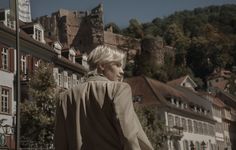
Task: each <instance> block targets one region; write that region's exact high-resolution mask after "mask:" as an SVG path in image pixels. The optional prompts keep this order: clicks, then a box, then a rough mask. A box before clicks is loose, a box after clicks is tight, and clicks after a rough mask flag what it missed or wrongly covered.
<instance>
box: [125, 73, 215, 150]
mask: <svg viewBox="0 0 236 150" xmlns="http://www.w3.org/2000/svg"><path fill="white" fill-rule="evenodd" d="M187 78H189V77H187ZM126 81H127V82H128V83H129V84H130V86H131V88H132V92H133V96H139V97H141V98H142V99H141V100H140V101H139V102H138V103H139V104H140V105H156V106H157V107H158V109H159V111H158V114H157V115H158V116H159V118H160V121H164V122H165V125H166V130H167V133H170V134H169V135H170V136H169V137H168V141H167V143H166V149H168V150H190V149H193V148H194V149H199V150H200V149H203V147H204V149H205V150H214V147H215V145H216V140H215V134H214V123H215V121H214V120H213V118H212V111H211V107H212V105H211V103H210V102H209V101H208V100H206V99H204V98H202V97H200V96H198V94H197V93H196V92H195V91H193V89H194V87H190V88H189V86H188V88H186V87H181V86H178V85H176V86H171V85H168V84H165V83H162V82H159V81H157V80H154V79H150V78H147V77H144V76H141V77H133V78H129V79H127V80H126ZM185 82H186V83H185V84H184V85H196V84H195V83H191V82H193V81H192V80H189V79H185ZM189 82H190V83H189ZM181 83H182V82H181ZM144 89H145V90H144Z"/></svg>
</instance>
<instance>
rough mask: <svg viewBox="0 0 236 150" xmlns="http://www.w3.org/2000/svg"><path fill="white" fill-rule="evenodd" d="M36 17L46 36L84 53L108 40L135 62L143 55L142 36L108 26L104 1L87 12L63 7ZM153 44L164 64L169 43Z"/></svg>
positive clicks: (65, 46) (106, 42)
mask: <svg viewBox="0 0 236 150" xmlns="http://www.w3.org/2000/svg"><path fill="white" fill-rule="evenodd" d="M35 21H36V22H39V23H40V24H42V26H43V27H44V29H45V34H44V35H45V36H46V38H49V39H51V40H53V41H60V43H61V44H62V45H63V47H64V48H70V47H74V49H75V50H76V51H79V52H80V54H84V53H87V54H88V53H89V52H90V51H91V50H92V49H93V48H95V47H96V46H97V45H101V44H104V45H109V46H112V47H116V48H119V49H121V50H123V51H125V52H126V53H127V58H128V61H131V62H133V60H134V58H135V56H136V55H140V54H141V51H142V47H143V46H142V42H141V40H140V39H135V38H131V37H126V36H123V35H120V34H115V33H113V32H112V29H110V30H107V31H105V30H104V21H103V5H102V4H100V5H98V6H97V7H95V8H94V9H92V10H91V11H84V12H83V11H70V10H65V9H60V10H59V11H57V12H54V13H52V14H51V16H42V17H39V18H36V20H35ZM155 43H156V44H157V45H155ZM150 46H151V48H150V47H149V48H150V49H152V50H154V53H155V55H156V56H158V60H156V61H157V62H156V63H158V64H163V63H164V55H165V53H166V51H165V50H166V47H165V46H163V44H161V46H160V44H159V45H158V41H157V42H154V43H153V42H152V44H151V45H150ZM145 47H147V46H145ZM145 50H146V49H145ZM168 52H170V53H171V56H173V54H174V51H173V49H171V50H169V49H168ZM151 59H152V58H151ZM154 59H156V57H155V58H154Z"/></svg>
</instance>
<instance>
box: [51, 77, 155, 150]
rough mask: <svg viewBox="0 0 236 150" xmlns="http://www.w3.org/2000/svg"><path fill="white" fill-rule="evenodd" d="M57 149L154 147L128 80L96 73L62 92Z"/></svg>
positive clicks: (141, 149) (142, 149)
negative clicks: (121, 80)
mask: <svg viewBox="0 0 236 150" xmlns="http://www.w3.org/2000/svg"><path fill="white" fill-rule="evenodd" d="M58 100H59V101H58V105H57V117H56V119H57V120H56V132H55V148H56V150H152V149H153V148H152V146H151V144H150V142H149V140H148V138H147V136H146V134H145V133H144V131H143V129H142V127H141V124H140V122H139V120H138V118H137V116H136V113H135V112H134V108H133V103H132V95H131V88H130V86H129V85H128V84H127V83H122V82H114V81H109V80H108V79H107V78H105V77H102V76H92V77H90V78H88V80H87V81H86V82H84V83H82V84H80V85H79V86H77V87H75V88H73V89H72V90H69V91H66V92H64V93H63V94H61V95H60V96H59V99H58Z"/></svg>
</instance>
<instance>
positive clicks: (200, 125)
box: [198, 122, 203, 134]
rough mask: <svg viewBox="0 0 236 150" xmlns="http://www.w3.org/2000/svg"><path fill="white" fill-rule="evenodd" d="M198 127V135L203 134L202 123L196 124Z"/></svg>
mask: <svg viewBox="0 0 236 150" xmlns="http://www.w3.org/2000/svg"><path fill="white" fill-rule="evenodd" d="M198 126H199V133H200V134H203V127H202V123H201V122H198Z"/></svg>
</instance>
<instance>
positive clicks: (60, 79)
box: [58, 73, 63, 87]
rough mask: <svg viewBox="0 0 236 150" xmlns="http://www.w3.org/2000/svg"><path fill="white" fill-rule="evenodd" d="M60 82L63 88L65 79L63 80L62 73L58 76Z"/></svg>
mask: <svg viewBox="0 0 236 150" xmlns="http://www.w3.org/2000/svg"><path fill="white" fill-rule="evenodd" d="M58 80H59V86H60V87H63V78H62V75H61V74H60V73H59V74H58Z"/></svg>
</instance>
